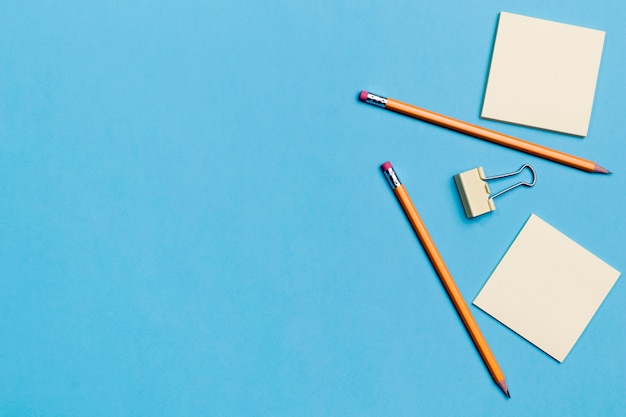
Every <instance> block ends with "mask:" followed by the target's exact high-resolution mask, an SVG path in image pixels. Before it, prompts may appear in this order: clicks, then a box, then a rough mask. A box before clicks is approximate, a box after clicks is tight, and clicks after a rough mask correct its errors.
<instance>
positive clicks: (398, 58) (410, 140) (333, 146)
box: [0, 0, 626, 417]
mask: <svg viewBox="0 0 626 417" xmlns="http://www.w3.org/2000/svg"><path fill="white" fill-rule="evenodd" d="M502 10H503V11H508V12H512V13H519V14H525V15H528V16H533V17H538V18H544V19H550V20H556V21H559V22H564V23H570V24H575V25H580V26H585V27H590V28H595V29H600V30H605V31H606V41H605V45H604V52H603V57H602V64H601V68H600V73H599V77H598V84H597V90H596V97H595V103H594V108H593V115H592V119H591V124H590V129H589V134H588V136H587V137H586V138H584V139H581V138H576V137H572V136H567V135H562V134H557V133H550V132H545V131H540V130H536V129H531V128H526V127H521V126H513V125H509V124H505V123H498V122H493V121H487V120H481V119H480V118H479V114H480V108H481V103H482V98H483V92H484V88H485V83H486V79H487V74H488V68H489V62H490V57H491V51H492V47H493V42H494V36H495V30H496V25H497V19H498V13H499V12H500V11H502ZM625 18H626V3H624V2H618V1H607V0H579V1H576V2H571V1H565V0H563V1H545V0H542V1H526V2H515V1H495V0H494V1H489V0H483V1H480V2H466V1H460V0H459V1H428V2H426V1H390V2H363V1H344V2H338V1H325V0H321V1H307V2H293V1H266V2H253V1H250V2H245V1H232V2H217V1H210V2H201V1H182V0H179V1H175V2H174V1H172V2H164V1H147V0H145V1H138V0H137V1H108V0H107V1H104V0H103V1H87V2H85V1H77V0H66V1H62V2H53V1H27V0H19V1H9V0H6V1H3V2H2V3H1V4H0V51H1V53H2V59H1V60H0V138H1V140H0V173H1V176H0V191H1V198H0V273H1V278H0V309H1V311H0V340H1V343H0V364H1V366H0V393H1V394H0V415H3V416H173V415H180V416H394V417H398V416H416V415H438V416H458V415H468V414H471V415H481V416H519V415H533V416H548V415H550V416H553V415H568V416H587V415H606V416H612V415H617V414H620V413H623V412H624V410H625V409H626V401H625V399H624V391H625V387H626V381H625V375H626V362H625V355H624V347H625V346H626V337H625V331H624V330H625V327H624V323H625V321H624V319H625V311H626V305H625V304H624V302H623V299H624V296H625V291H626V288H625V286H624V282H623V278H622V279H621V280H618V282H617V284H616V285H615V287H614V288H613V290H612V292H611V293H610V294H609V296H608V297H607V299H606V300H605V302H604V304H603V305H602V306H601V308H600V309H599V311H598V313H597V314H596V315H595V317H594V318H593V320H592V321H591V323H590V325H589V327H588V328H587V330H586V331H585V332H584V334H583V335H582V337H581V338H580V339H579V341H578V343H577V344H576V345H575V347H574V349H573V350H572V351H571V353H570V355H569V356H568V357H567V359H566V360H565V362H564V363H563V364H559V363H557V362H556V361H554V360H553V359H551V358H550V357H548V356H547V355H545V354H544V353H542V352H541V351H539V350H538V349H536V348H535V347H533V346H532V345H530V344H529V343H528V342H526V341H525V340H523V339H522V338H520V337H519V336H517V335H515V334H514V333H513V332H511V331H510V330H508V329H506V328H505V327H504V326H502V325H501V324H499V323H498V322H497V321H495V320H494V319H492V318H491V317H489V316H487V315H486V314H485V313H483V312H481V311H480V310H478V309H477V308H475V307H474V306H472V307H471V309H472V311H473V312H474V313H475V316H476V319H477V321H478V323H479V325H480V326H481V328H482V330H483V332H484V334H485V336H486V338H487V340H488V341H489V343H490V345H491V348H492V350H493V351H494V353H495V355H496V357H497V358H498V360H499V362H500V364H501V366H502V368H503V370H504V372H505V374H506V376H507V380H508V383H509V387H510V389H511V395H512V399H511V400H507V399H506V398H505V397H504V396H503V395H502V393H501V392H499V390H498V388H497V386H496V385H495V384H494V383H493V382H492V380H491V378H490V376H489V374H488V372H487V371H486V368H485V366H484V365H483V363H482V362H481V360H480V357H479V356H478V354H477V353H476V351H475V349H474V347H473V345H472V343H471V341H470V339H469V337H468V336H467V334H466V332H465V330H464V328H463V326H462V324H461V322H460V320H459V319H458V317H457V316H456V313H455V311H454V309H453V308H452V306H451V304H450V302H449V300H448V299H447V296H446V294H445V292H444V290H443V288H442V286H441V284H440V282H439V280H438V278H437V276H436V274H435V272H434V271H433V269H432V267H431V266H430V264H429V262H428V260H427V258H426V256H425V254H424V252H423V250H422V248H421V246H420V244H419V242H418V241H417V239H416V238H415V236H414V235H413V232H412V231H411V229H410V227H409V224H408V222H407V220H406V218H405V217H404V215H403V214H402V211H401V209H400V207H399V205H398V203H397V202H396V200H395V198H394V196H393V193H392V192H391V191H390V189H389V187H388V185H387V183H386V181H385V179H384V177H383V176H382V174H381V172H380V169H379V166H380V164H381V163H383V162H385V161H386V160H390V161H391V162H392V163H393V164H394V166H395V167H396V170H397V172H398V174H399V176H400V178H401V179H402V180H403V182H404V183H405V185H406V186H407V189H408V191H409V193H410V194H411V195H412V197H413V200H414V202H415V204H416V206H417V208H418V210H419V212H420V214H421V216H422V218H423V220H424V222H425V223H426V225H427V227H428V228H429V230H430V233H431V235H432V236H433V239H434V240H435V242H436V244H437V245H438V247H439V250H440V252H441V253H442V255H443V257H444V259H446V262H447V264H448V267H449V269H450V270H451V272H452V274H453V275H454V277H455V279H456V281H457V283H458V286H459V288H460V289H461V291H462V293H463V294H464V295H465V297H466V299H467V300H468V302H470V301H471V300H473V298H474V297H475V296H476V294H477V293H478V291H479V290H480V288H481V287H482V285H483V284H484V283H485V281H486V279H487V277H488V276H489V275H490V273H491V272H492V270H493V268H494V267H495V266H496V264H497V262H498V261H499V259H500V258H501V256H502V255H503V254H504V252H505V250H506V249H507V248H508V246H509V245H510V243H511V242H512V241H513V239H514V237H515V235H516V234H517V233H518V231H519V230H520V228H521V227H522V225H523V223H524V222H525V220H526V219H527V218H528V217H529V215H530V214H531V213H536V214H537V215H539V216H540V217H542V218H543V219H544V220H546V221H548V222H549V223H551V224H552V225H554V226H555V227H557V228H558V229H560V230H561V231H563V232H564V233H565V234H567V235H568V236H570V237H572V238H573V239H574V240H576V241H577V242H579V243H580V244H581V245H583V246H585V247H586V248H588V249H589V250H590V251H591V252H593V253H595V254H596V255H598V256H599V257H600V258H602V259H603V260H605V261H606V262H607V263H609V264H610V265H612V266H613V267H615V268H616V269H618V270H620V271H625V270H626V258H625V256H624V247H625V244H626V216H625V214H624V213H625V208H626V207H625V203H626V198H625V196H624V195H625V194H624V190H625V189H626V145H625V143H624V141H625V128H624V114H625V112H624V107H625V106H624V97H626V81H625V78H624V68H625V67H626V59H625V58H626V54H625V51H626V31H625V30H624V20H625ZM361 89H366V90H370V91H373V92H375V93H378V94H382V95H387V96H389V97H394V98H396V99H399V100H402V101H406V102H409V103H413V104H415V105H418V106H422V107H425V108H428V109H431V110H433V111H437V112H441V113H444V114H447V115H450V116H453V117H457V118H460V119H462V120H466V121H469V122H472V123H476V124H480V125H483V126H486V127H489V128H492V129H495V130H499V131H502V132H504V133H507V134H511V135H515V136H519V137H522V138H525V139H527V140H530V141H534V142H537V143H539V144H542V145H545V146H549V147H553V148H557V149H559V150H562V151H565V152H569V153H572V154H575V155H580V156H583V157H586V158H588V159H591V160H593V161H595V162H597V163H599V164H600V165H602V166H605V167H606V168H608V169H610V170H612V171H613V172H614V175H612V176H603V175H597V174H589V173H584V172H581V171H578V170H575V169H572V168H567V167H564V166H560V165H558V164H555V163H551V162H548V161H544V160H542V159H538V158H534V157H531V156H528V155H525V154H522V153H518V152H515V151H512V150H508V149H505V148H501V147H498V146H496V145H492V144H489V143H486V142H482V141H479V140H477V139H473V138H469V137H465V136H463V135H460V134H457V133H454V132H451V131H447V130H445V129H441V128H438V127H435V126H431V125H428V124H426V123H423V122H419V121H416V120H413V119H410V118H407V117H403V116H400V115H397V114H393V113H391V112H388V111H383V110H380V109H376V108H374V107H372V106H368V105H365V104H362V103H360V102H358V100H357V95H358V93H359V91H360V90H361ZM526 162H529V163H531V164H532V165H533V166H534V167H535V169H536V170H537V172H538V182H537V185H536V187H535V188H533V189H523V190H517V191H515V192H514V193H511V194H509V195H506V196H503V197H501V198H499V199H498V200H497V203H496V204H497V210H496V211H495V212H494V213H491V214H489V215H485V216H483V217H481V218H477V219H474V220H467V219H465V217H464V215H463V212H462V207H461V205H460V202H459V199H458V196H457V194H456V190H455V188H454V184H453V181H452V176H453V175H454V174H456V173H459V172H461V171H464V170H467V169H470V168H473V167H477V166H484V168H485V171H486V172H487V174H489V175H493V174H498V173H503V172H509V171H513V170H515V169H517V168H518V167H519V166H520V165H521V164H523V163H526ZM508 184H509V183H506V182H505V184H504V185H508ZM493 188H494V189H495V188H498V185H495V186H494V187H493Z"/></svg>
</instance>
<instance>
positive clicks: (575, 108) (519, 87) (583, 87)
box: [481, 12, 604, 136]
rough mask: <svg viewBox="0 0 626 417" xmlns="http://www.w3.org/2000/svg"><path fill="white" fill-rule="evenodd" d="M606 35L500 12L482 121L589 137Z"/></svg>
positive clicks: (596, 31) (597, 31) (577, 27)
mask: <svg viewBox="0 0 626 417" xmlns="http://www.w3.org/2000/svg"><path fill="white" fill-rule="evenodd" d="M603 44H604V32H602V31H599V30H593V29H586V28H582V27H579V26H572V25H566V24H562V23H556V22H551V21H549V20H542V19H535V18H532V17H526V16H520V15H516V14H511V13H505V12H502V13H500V21H499V23H498V31H497V34H496V42H495V45H494V48H493V56H492V58H491V68H490V70H489V79H488V81H487V89H486V92H485V100H484V102H483V111H482V114H481V117H484V118H487V119H495V120H500V121H504V122H510V123H517V124H521V125H526V126H532V127H538V128H542V129H548V130H554V131H558V132H563V133H569V134H572V135H578V136H585V135H587V129H588V127H589V119H590V117H591V107H592V105H593V96H594V93H595V89H596V79H597V77H598V69H599V67H600V57H601V55H602V46H603Z"/></svg>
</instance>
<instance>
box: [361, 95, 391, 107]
mask: <svg viewBox="0 0 626 417" xmlns="http://www.w3.org/2000/svg"><path fill="white" fill-rule="evenodd" d="M365 102H366V103H368V104H373V105H374V106H378V107H382V108H383V109H384V108H385V107H386V106H387V97H381V96H377V95H376V94H372V93H367V99H366V100H365Z"/></svg>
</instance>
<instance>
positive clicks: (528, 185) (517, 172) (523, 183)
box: [484, 164, 537, 199]
mask: <svg viewBox="0 0 626 417" xmlns="http://www.w3.org/2000/svg"><path fill="white" fill-rule="evenodd" d="M526 168H528V169H530V172H531V173H532V175H533V180H532V182H524V181H520V182H518V183H517V184H513V185H511V186H510V187H508V188H505V189H504V190H502V191H499V192H497V193H495V194H493V195H490V196H489V198H490V199H492V198H496V197H498V196H501V195H502V194H504V193H506V192H508V191H511V190H512V189H514V188H516V187H519V186H520V185H525V186H526V187H532V186H533V185H535V183H536V182H537V173H536V172H535V169H534V168H533V167H532V166H530V165H528V164H524V165H522V167H521V168H520V169H518V170H517V171H515V172H509V173H508V174H502V175H494V176H493V177H487V178H485V179H484V180H485V181H489V180H497V179H500V178H505V177H511V176H513V175H517V174H520V173H521V172H522V171H523V170H524V169H526Z"/></svg>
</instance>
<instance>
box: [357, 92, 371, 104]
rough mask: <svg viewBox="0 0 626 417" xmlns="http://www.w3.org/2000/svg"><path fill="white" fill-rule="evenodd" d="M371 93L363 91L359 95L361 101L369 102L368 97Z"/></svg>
mask: <svg viewBox="0 0 626 417" xmlns="http://www.w3.org/2000/svg"><path fill="white" fill-rule="evenodd" d="M368 94H369V93H368V92H367V91H365V90H361V93H360V94H359V100H361V101H362V102H365V101H366V100H367V95H368Z"/></svg>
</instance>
